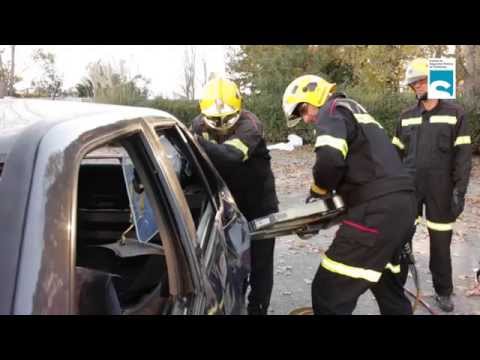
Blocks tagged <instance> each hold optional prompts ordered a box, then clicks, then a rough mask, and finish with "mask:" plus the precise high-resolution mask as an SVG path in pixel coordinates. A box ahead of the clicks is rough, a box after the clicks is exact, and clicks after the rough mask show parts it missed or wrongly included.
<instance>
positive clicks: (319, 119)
mask: <svg viewBox="0 0 480 360" xmlns="http://www.w3.org/2000/svg"><path fill="white" fill-rule="evenodd" d="M334 90H335V84H331V83H328V82H327V81H325V80H324V79H322V78H320V77H318V76H314V75H305V76H301V77H299V78H297V79H295V80H294V81H293V82H292V83H291V84H290V85H289V86H288V87H287V89H286V90H285V93H284V96H283V110H284V113H285V115H286V117H287V124H288V125H289V126H295V125H296V124H297V123H298V122H299V121H300V120H301V119H303V121H304V122H305V123H311V124H313V125H314V126H315V129H316V136H317V138H316V142H315V153H316V161H315V165H314V166H313V179H314V182H313V185H312V187H311V190H310V195H309V197H308V198H307V201H310V199H311V198H312V197H322V196H323V195H324V194H326V193H329V192H333V191H336V192H337V193H338V194H339V195H341V196H342V197H343V200H344V202H345V204H346V206H347V209H348V210H347V213H346V216H345V218H344V220H343V221H342V224H341V225H340V227H339V230H338V231H337V233H336V235H335V238H334V240H333V242H332V244H331V246H330V247H329V249H328V250H327V251H326V253H325V257H324V259H323V261H322V262H321V265H320V266H319V268H318V270H317V273H316V275H315V278H314V280H313V283H312V305H313V310H314V313H315V314H351V313H352V312H353V310H354V308H355V306H356V303H357V300H358V298H359V296H360V295H361V294H362V293H364V292H365V291H366V290H368V289H371V290H372V292H373V294H374V296H375V298H376V300H377V302H378V305H379V308H380V312H381V313H382V314H412V306H411V304H410V301H409V300H408V299H407V297H406V296H405V293H404V290H403V283H402V281H401V279H400V278H399V277H398V275H399V274H400V267H401V266H400V255H401V250H402V247H403V244H404V241H405V239H406V236H407V234H408V232H409V230H410V228H411V224H412V223H413V222H414V220H415V198H414V186H413V181H412V179H411V177H410V176H408V174H406V172H405V170H404V169H403V167H402V164H401V161H400V159H399V157H398V155H397V153H396V151H395V147H394V146H393V145H392V144H391V142H390V139H389V138H388V136H387V134H386V133H385V131H384V129H383V128H382V126H381V125H380V124H379V123H378V122H376V121H375V120H374V119H373V117H372V116H370V115H369V114H368V113H367V112H366V111H365V109H364V108H363V107H362V106H361V105H360V104H358V103H357V102H355V101H354V100H351V99H349V98H347V97H346V96H345V95H344V94H341V93H333V92H334Z"/></svg>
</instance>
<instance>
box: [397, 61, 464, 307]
mask: <svg viewBox="0 0 480 360" xmlns="http://www.w3.org/2000/svg"><path fill="white" fill-rule="evenodd" d="M427 76H428V60H427V59H422V58H419V59H415V60H413V61H412V62H411V63H410V64H409V66H408V68H407V71H406V82H407V84H408V85H409V86H410V87H411V88H412V90H413V91H414V92H415V95H416V98H417V100H418V101H417V104H416V105H415V106H413V107H411V108H409V109H407V110H405V111H404V112H402V114H401V115H400V121H399V122H398V124H397V127H396V134H395V137H394V138H393V141H392V142H393V144H394V145H395V146H396V147H397V148H398V151H399V154H400V157H401V158H402V161H403V164H404V165H405V167H406V168H407V170H408V171H409V173H410V174H411V175H413V176H414V178H415V186H416V197H417V212H418V216H419V217H421V216H422V213H423V206H424V205H425V208H426V224H427V228H428V232H429V235H430V272H431V273H432V280H433V286H434V289H435V292H436V297H435V299H436V301H437V303H438V305H439V307H440V308H441V309H442V310H444V311H446V312H450V311H453V309H454V305H453V302H452V299H451V295H452V292H453V282H452V264H451V255H450V244H451V241H452V226H453V223H454V222H455V220H456V218H457V217H458V216H459V215H460V214H461V213H462V211H463V208H464V205H465V193H466V192H467V186H468V181H469V176H470V169H471V156H472V149H471V139H470V134H469V131H468V124H467V120H466V118H465V113H464V110H463V109H462V108H461V107H460V106H459V105H458V104H456V103H454V102H452V101H445V100H437V99H428V97H427V95H428V94H427ZM418 221H419V219H418V220H417V222H416V223H418ZM414 234H415V226H413V228H412V231H411V232H410V234H409V236H408V240H409V242H410V243H411V241H412V238H413V235H414ZM404 278H406V277H404Z"/></svg>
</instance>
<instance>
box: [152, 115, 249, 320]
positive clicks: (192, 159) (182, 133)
mask: <svg viewBox="0 0 480 360" xmlns="http://www.w3.org/2000/svg"><path fill="white" fill-rule="evenodd" d="M153 130H154V131H155V134H156V136H157V139H158V140H159V141H158V142H159V147H160V148H161V151H162V152H163V153H164V154H166V158H168V159H169V162H170V164H171V166H172V168H174V169H175V171H174V172H175V174H176V178H177V182H178V185H179V187H180V188H181V189H182V191H181V193H183V196H184V198H185V201H186V203H187V204H188V208H189V210H190V218H191V219H192V221H193V223H194V224H195V230H196V234H195V236H196V242H195V244H196V248H197V260H198V263H199V265H200V271H201V273H202V276H201V277H202V279H203V283H204V288H203V289H201V291H200V293H198V294H197V298H196V299H195V300H194V303H196V304H197V305H193V307H194V308H197V309H199V308H201V307H202V306H203V307H204V309H205V313H206V314H242V313H244V309H245V281H246V278H247V276H248V273H249V264H250V258H249V249H250V238H249V233H248V224H247V222H246V220H245V218H244V217H243V215H242V214H241V213H240V211H239V210H238V208H237V207H236V205H235V202H234V201H233V198H232V196H231V195H230V192H229V190H228V188H226V186H225V184H224V183H223V180H222V179H221V178H220V177H219V176H218V173H216V171H215V169H214V168H213V166H212V165H211V163H210V161H209V160H208V158H206V155H205V154H204V153H203V152H202V151H201V150H200V149H199V148H198V147H197V144H196V143H195V142H194V141H193V140H192V138H191V136H190V134H189V133H188V131H187V130H186V129H185V128H183V127H182V125H178V124H177V125H176V126H172V127H159V126H157V127H153ZM198 304H203V305H198Z"/></svg>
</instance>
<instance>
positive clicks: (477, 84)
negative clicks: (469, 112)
mask: <svg viewBox="0 0 480 360" xmlns="http://www.w3.org/2000/svg"><path fill="white" fill-rule="evenodd" d="M462 51H463V54H464V56H465V68H464V70H465V83H464V91H465V95H464V96H465V104H466V105H467V106H469V107H472V108H473V109H475V110H476V111H479V110H480V106H478V104H477V103H478V98H479V96H480V46H478V45H462Z"/></svg>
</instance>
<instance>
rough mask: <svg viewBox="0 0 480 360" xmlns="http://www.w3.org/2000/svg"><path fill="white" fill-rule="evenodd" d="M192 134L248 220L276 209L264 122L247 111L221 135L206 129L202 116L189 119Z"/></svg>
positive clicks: (273, 181)
mask: <svg viewBox="0 0 480 360" xmlns="http://www.w3.org/2000/svg"><path fill="white" fill-rule="evenodd" d="M192 130H193V133H195V134H197V135H199V136H200V142H201V144H202V146H203V147H204V149H205V151H206V152H207V154H208V156H209V157H210V159H211V160H212V162H213V164H214V165H215V167H216V168H217V170H218V172H219V173H220V175H221V176H222V177H223V179H224V180H225V182H226V184H227V186H228V187H229V189H230V191H231V192H232V195H233V197H234V199H235V201H236V203H237V205H238V207H239V209H240V211H242V213H243V214H244V215H245V217H246V218H247V220H249V221H250V220H253V219H254V218H257V217H261V216H265V215H268V214H271V213H273V212H276V211H278V199H277V195H276V192H275V179H274V176H273V172H272V169H271V165H270V159H271V157H270V153H269V151H268V149H267V146H266V143H265V139H264V138H263V124H262V123H261V122H260V121H259V120H258V119H257V117H256V116H255V115H254V114H253V113H251V112H249V111H246V110H243V111H242V112H241V114H240V118H239V120H238V122H237V123H236V124H235V127H234V128H233V130H232V131H230V132H229V133H228V134H227V135H224V136H221V135H219V134H218V133H216V132H215V131H212V130H211V129H210V128H208V127H207V126H206V125H205V123H204V121H203V116H202V115H199V116H197V117H196V118H195V119H194V120H193V122H192Z"/></svg>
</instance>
